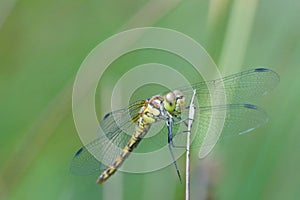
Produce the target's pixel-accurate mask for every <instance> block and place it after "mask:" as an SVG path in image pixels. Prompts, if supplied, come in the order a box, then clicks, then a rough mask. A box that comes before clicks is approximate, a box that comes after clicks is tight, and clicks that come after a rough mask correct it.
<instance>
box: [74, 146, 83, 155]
mask: <svg viewBox="0 0 300 200" xmlns="http://www.w3.org/2000/svg"><path fill="white" fill-rule="evenodd" d="M82 150H83V147H81V148H80V149H79V150H78V151H77V152H76V153H75V156H74V157H76V156H78V155H79V154H80V153H81V152H82Z"/></svg>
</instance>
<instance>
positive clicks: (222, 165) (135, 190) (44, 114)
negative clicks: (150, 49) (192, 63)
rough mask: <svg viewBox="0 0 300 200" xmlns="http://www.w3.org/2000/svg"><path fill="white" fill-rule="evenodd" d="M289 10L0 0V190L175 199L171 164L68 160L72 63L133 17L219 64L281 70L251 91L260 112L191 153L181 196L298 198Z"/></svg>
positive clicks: (177, 190)
mask: <svg viewBox="0 0 300 200" xmlns="http://www.w3.org/2000/svg"><path fill="white" fill-rule="evenodd" d="M299 11H300V1H296V0H286V1H283V0H251V1H246V0H244V1H242V0H241V1H238V0H211V1H205V0H203V1H197V0H186V1H179V0H165V1H158V0H152V1H135V0H131V1H115V0H112V1H71V0H65V1H32V0H28V1H13V0H12V1H1V2H0V94H1V98H0V106H1V107H0V108H1V112H0V117H1V118H0V119H1V120H0V124H1V125H0V127H1V134H0V144H1V145H0V199H49V200H50V199H51V200H52V199H72V200H73V199H104V200H105V199H184V185H183V184H180V183H179V181H178V179H177V176H176V174H175V172H174V168H173V166H170V167H167V168H165V169H163V170H160V171H157V172H152V173H148V174H142V175H141V174H125V173H121V172H119V173H117V174H116V175H114V176H113V177H112V178H111V179H110V181H108V182H107V183H106V184H105V185H101V186H99V185H97V184H95V180H96V178H97V176H98V174H95V175H92V176H87V177H76V176H74V175H72V174H70V172H69V171H68V170H69V163H70V161H71V159H72V157H73V155H74V153H75V152H76V150H77V149H78V148H79V147H80V145H81V143H80V140H79V137H78V135H77V132H76V130H75V126H74V122H73V118H72V110H71V104H72V102H71V95H72V86H73V82H74V79H75V75H76V72H77V70H78V69H79V67H80V64H81V63H82V61H83V60H84V58H85V57H86V56H87V54H88V53H89V52H90V51H91V50H92V49H93V48H94V47H95V46H96V45H97V44H98V43H99V42H101V41H103V40H105V39H106V38H108V37H109V36H111V35H113V34H115V33H118V32H120V31H122V30H126V29H130V28H134V27H143V26H158V27H165V28H171V29H175V30H177V31H181V32H183V33H185V34H187V35H189V36H191V37H192V38H194V39H195V40H196V41H198V42H199V43H201V44H202V45H203V46H204V47H205V49H206V50H207V51H208V53H209V54H210V55H211V56H212V58H213V59H214V61H215V62H216V64H217V65H218V66H219V68H220V70H221V72H222V73H223V74H224V75H226V74H233V73H236V72H239V71H242V70H246V69H250V68H254V67H258V66H264V67H268V68H271V69H274V70H275V71H277V72H278V73H279V74H280V76H281V82H280V84H279V86H278V87H277V88H276V89H275V90H274V91H273V92H271V93H270V94H269V95H268V96H266V97H264V98H263V99H262V100H260V101H259V102H258V104H259V105H260V106H261V107H263V108H264V109H265V110H267V112H268V114H269V116H270V120H269V123H268V124H266V125H264V126H263V127H261V128H259V129H257V130H255V131H253V132H252V133H251V134H247V135H245V136H241V137H235V138H233V139H230V140H227V141H224V142H222V143H221V144H219V145H218V146H217V147H216V149H215V151H214V152H213V153H212V154H210V156H209V157H208V158H206V159H204V160H201V161H200V163H195V164H194V165H193V167H192V172H193V173H194V174H195V175H194V177H199V180H200V183H201V184H193V183H192V190H193V191H196V192H198V193H195V192H193V195H195V196H193V199H230V200H232V199H249V200H250V199H251V200H253V199H299V196H300V191H299V185H300V175H299V173H298V170H299V169H300V159H299V155H298V152H299V151H300V145H299V142H300V134H299V130H300V124H299V120H300V114H299V108H298V103H299V100H300V90H299V87H300V78H299V75H300V67H299V64H300V57H299V55H300V23H299V19H300V12H299ZM136 58H137V59H138V56H136ZM172 59H173V58H172ZM140 60H143V59H140ZM154 61H157V60H155V56H153V61H152V62H154ZM178 62H180V61H178ZM121 64H122V63H121ZM121 64H120V65H119V66H120V67H121ZM123 64H126V65H128V66H130V63H128V62H127V63H125V62H124V63H123ZM121 72H122V71H121V69H119V70H118V69H117V68H114V70H111V71H110V74H107V76H108V79H109V78H111V79H112V80H116V79H117V78H118V77H120V75H121V74H122V73H121ZM99 112H100V113H101V111H99ZM102 114H103V113H102ZM179 164H180V168H181V170H182V172H184V160H182V159H181V160H180V161H179Z"/></svg>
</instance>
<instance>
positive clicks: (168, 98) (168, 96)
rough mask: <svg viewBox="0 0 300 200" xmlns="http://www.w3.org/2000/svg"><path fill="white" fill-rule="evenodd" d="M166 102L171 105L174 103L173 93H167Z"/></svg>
mask: <svg viewBox="0 0 300 200" xmlns="http://www.w3.org/2000/svg"><path fill="white" fill-rule="evenodd" d="M166 101H167V102H168V103H171V104H173V103H175V101H176V96H175V94H174V93H173V92H169V93H168V94H167V95H166Z"/></svg>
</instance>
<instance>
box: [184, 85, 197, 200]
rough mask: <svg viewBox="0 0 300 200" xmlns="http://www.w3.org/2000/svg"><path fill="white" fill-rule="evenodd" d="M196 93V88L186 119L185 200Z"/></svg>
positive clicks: (188, 191)
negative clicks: (187, 118)
mask: <svg viewBox="0 0 300 200" xmlns="http://www.w3.org/2000/svg"><path fill="white" fill-rule="evenodd" d="M195 95H196V90H194V93H193V96H192V99H191V102H190V108H189V121H188V131H187V139H186V165H185V167H186V168H185V200H189V199H190V139H191V128H192V124H193V121H194V114H195V107H194V99H195Z"/></svg>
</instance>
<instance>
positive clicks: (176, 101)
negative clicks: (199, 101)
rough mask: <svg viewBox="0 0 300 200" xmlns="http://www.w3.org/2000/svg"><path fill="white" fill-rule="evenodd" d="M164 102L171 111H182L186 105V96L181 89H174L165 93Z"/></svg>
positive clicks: (165, 106)
mask: <svg viewBox="0 0 300 200" xmlns="http://www.w3.org/2000/svg"><path fill="white" fill-rule="evenodd" d="M163 104H164V108H165V109H166V110H167V111H168V112H169V113H174V112H176V113H180V112H181V110H182V109H183V108H184V106H185V97H184V95H183V93H182V92H181V91H179V90H174V91H173V92H169V93H168V94H166V95H165V98H164V102H163Z"/></svg>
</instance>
